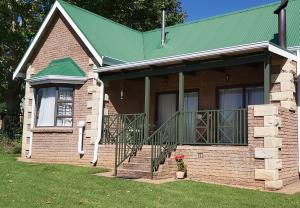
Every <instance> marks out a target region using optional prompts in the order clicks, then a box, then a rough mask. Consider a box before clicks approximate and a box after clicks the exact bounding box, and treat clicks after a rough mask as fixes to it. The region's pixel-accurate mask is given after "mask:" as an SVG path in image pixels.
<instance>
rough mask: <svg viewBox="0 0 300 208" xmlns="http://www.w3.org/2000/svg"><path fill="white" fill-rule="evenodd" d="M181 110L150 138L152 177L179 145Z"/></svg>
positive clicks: (148, 140) (148, 141)
mask: <svg viewBox="0 0 300 208" xmlns="http://www.w3.org/2000/svg"><path fill="white" fill-rule="evenodd" d="M179 115H180V113H179V112H176V113H175V114H174V115H173V116H171V117H170V118H169V119H168V120H167V121H166V122H165V123H164V124H163V125H161V126H160V127H159V128H158V129H157V130H156V131H155V132H154V133H153V134H152V135H151V136H150V137H149V138H148V139H147V141H146V142H147V143H149V144H150V145H151V166H150V168H151V177H152V178H153V173H154V172H155V171H157V170H158V167H159V165H160V164H162V163H163V162H164V161H165V159H166V158H167V156H168V155H170V154H171V152H172V151H174V150H175V149H176V147H177V143H178V131H177V130H178V121H179Z"/></svg>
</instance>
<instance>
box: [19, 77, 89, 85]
mask: <svg viewBox="0 0 300 208" xmlns="http://www.w3.org/2000/svg"><path fill="white" fill-rule="evenodd" d="M86 80H87V78H86V77H76V76H59V75H47V76H43V77H36V78H30V79H25V81H27V82H29V83H30V85H32V86H33V85H39V84H48V83H55V84H56V83H60V84H62V83H68V84H84V82H85V81H86Z"/></svg>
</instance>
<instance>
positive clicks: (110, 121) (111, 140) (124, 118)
mask: <svg viewBox="0 0 300 208" xmlns="http://www.w3.org/2000/svg"><path fill="white" fill-rule="evenodd" d="M141 115H143V114H140V113H138V114H111V115H105V116H104V119H103V137H102V140H101V143H102V144H115V140H116V138H117V137H118V136H119V134H120V132H122V131H123V129H124V128H126V127H127V126H128V125H130V124H131V123H132V122H133V121H135V120H136V119H137V118H139V117H140V116H141Z"/></svg>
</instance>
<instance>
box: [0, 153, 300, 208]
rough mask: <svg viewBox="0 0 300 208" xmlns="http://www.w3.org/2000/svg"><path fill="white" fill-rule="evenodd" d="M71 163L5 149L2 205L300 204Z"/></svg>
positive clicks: (0, 162) (0, 157)
mask: <svg viewBox="0 0 300 208" xmlns="http://www.w3.org/2000/svg"><path fill="white" fill-rule="evenodd" d="M99 171H101V170H100V169H95V168H83V167H75V166H68V165H46V164H45V165H44V164H30V163H22V162H17V161H16V160H15V157H14V155H10V154H7V153H3V152H0V180H1V181H0V207H9V208H10V207H30V208H31V207H63V208H65V207H142V208H146V207H172V208H173V207H205V208H210V207H213V208H216V207H235V208H236V207H271V208H275V207H284V208H288V207H300V194H295V195H292V196H289V195H283V194H275V193H265V192H259V191H254V190H253V191H252V190H243V189H237V188H229V187H225V186H217V185H210V184H204V183H198V182H192V181H179V182H173V183H167V184H162V185H152V184H144V183H139V182H133V181H127V180H122V179H116V178H105V177H98V176H95V175H93V174H94V173H96V172H99Z"/></svg>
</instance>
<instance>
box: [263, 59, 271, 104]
mask: <svg viewBox="0 0 300 208" xmlns="http://www.w3.org/2000/svg"><path fill="white" fill-rule="evenodd" d="M264 103H265V104H268V103H270V56H269V55H268V54H266V58H265V61H264Z"/></svg>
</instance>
